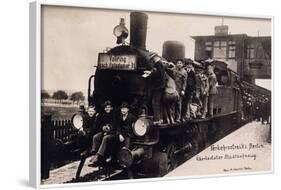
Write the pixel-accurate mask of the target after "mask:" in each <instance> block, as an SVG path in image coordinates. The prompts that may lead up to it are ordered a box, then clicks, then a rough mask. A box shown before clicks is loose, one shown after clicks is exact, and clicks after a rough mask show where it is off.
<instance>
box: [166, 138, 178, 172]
mask: <svg viewBox="0 0 281 190" xmlns="http://www.w3.org/2000/svg"><path fill="white" fill-rule="evenodd" d="M175 151H176V144H175V143H170V144H169V145H168V146H167V149H166V154H167V172H170V171H172V170H173V169H175V168H176V167H177V166H178V161H177V158H176V154H175Z"/></svg>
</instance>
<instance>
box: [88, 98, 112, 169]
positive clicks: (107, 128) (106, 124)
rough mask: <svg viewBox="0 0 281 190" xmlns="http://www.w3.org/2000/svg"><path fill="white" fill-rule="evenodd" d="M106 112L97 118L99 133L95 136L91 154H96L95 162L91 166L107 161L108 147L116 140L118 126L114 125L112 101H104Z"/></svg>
mask: <svg viewBox="0 0 281 190" xmlns="http://www.w3.org/2000/svg"><path fill="white" fill-rule="evenodd" d="M103 106H104V112H103V113H101V114H100V115H99V116H98V118H97V123H96V130H97V133H96V134H95V135H94V137H93V144H92V150H91V154H95V155H96V157H94V160H93V163H91V164H89V166H93V167H95V166H97V165H98V164H99V163H101V162H103V161H105V157H106V153H108V147H110V146H111V145H113V144H114V142H115V141H116V137H117V135H116V127H115V125H114V114H113V107H112V104H111V102H110V101H106V102H105V103H104V105H103Z"/></svg>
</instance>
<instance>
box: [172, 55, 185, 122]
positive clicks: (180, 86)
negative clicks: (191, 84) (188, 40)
mask: <svg viewBox="0 0 281 190" xmlns="http://www.w3.org/2000/svg"><path fill="white" fill-rule="evenodd" d="M183 63H184V61H183V60H182V59H178V60H177V63H176V67H175V70H174V80H175V83H176V89H177V92H178V94H179V99H178V101H177V102H176V107H175V117H176V118H175V119H176V121H177V122H179V121H180V120H181V119H182V99H183V96H184V94H185V88H186V84H187V72H186V70H185V69H184V68H183Z"/></svg>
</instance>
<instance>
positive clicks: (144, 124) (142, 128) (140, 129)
mask: <svg viewBox="0 0 281 190" xmlns="http://www.w3.org/2000/svg"><path fill="white" fill-rule="evenodd" d="M149 127H150V122H149V120H148V119H147V118H145V117H140V118H139V119H137V121H136V122H135V124H134V126H133V131H134V133H135V135H137V136H139V137H141V136H144V135H145V134H146V133H147V131H148V130H149Z"/></svg>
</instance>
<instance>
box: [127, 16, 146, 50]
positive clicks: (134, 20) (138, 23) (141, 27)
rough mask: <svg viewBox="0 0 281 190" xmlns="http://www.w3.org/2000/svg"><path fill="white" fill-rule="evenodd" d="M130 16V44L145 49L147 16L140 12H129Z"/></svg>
mask: <svg viewBox="0 0 281 190" xmlns="http://www.w3.org/2000/svg"><path fill="white" fill-rule="evenodd" d="M130 18H131V24H130V45H131V46H133V47H136V48H142V49H145V41H146V32H147V19H148V16H147V14H145V13H142V12H131V15H130Z"/></svg>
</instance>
